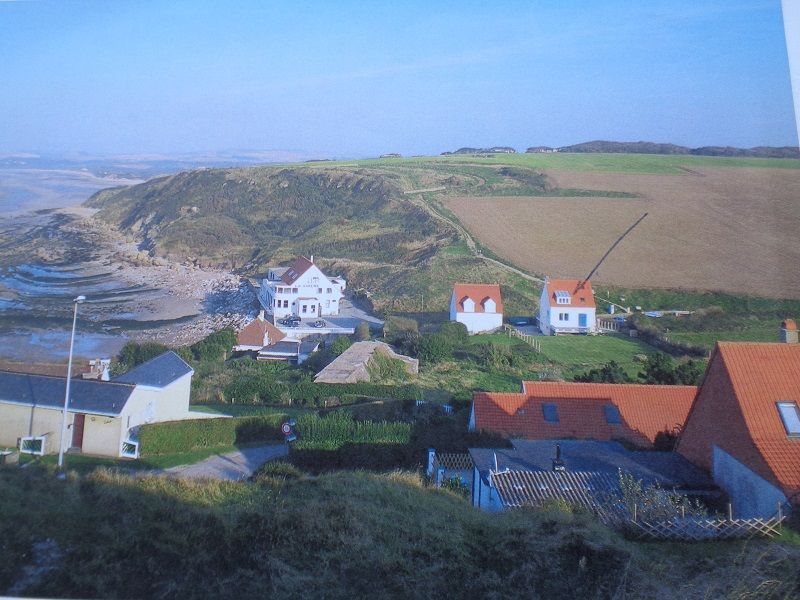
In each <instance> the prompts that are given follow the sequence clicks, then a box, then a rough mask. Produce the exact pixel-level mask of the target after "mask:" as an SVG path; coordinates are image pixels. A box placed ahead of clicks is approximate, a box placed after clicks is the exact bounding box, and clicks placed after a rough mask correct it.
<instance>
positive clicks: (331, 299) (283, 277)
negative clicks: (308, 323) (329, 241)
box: [261, 256, 347, 319]
mask: <svg viewBox="0 0 800 600" xmlns="http://www.w3.org/2000/svg"><path fill="white" fill-rule="evenodd" d="M346 286H347V282H346V281H345V280H344V279H343V278H341V277H328V276H327V275H325V273H323V272H322V271H321V270H320V269H319V267H317V265H315V264H314V257H313V256H311V257H310V258H306V257H305V256H300V257H298V258H296V259H295V260H294V261H292V263H291V264H290V265H289V266H288V267H274V268H272V269H270V270H269V272H268V273H267V277H266V279H264V280H263V281H262V284H261V302H262V304H263V305H264V308H265V309H266V310H267V311H268V312H270V313H271V314H272V315H273V317H274V318H276V319H281V318H283V317H288V316H291V315H294V316H298V317H300V318H301V319H316V318H318V317H324V316H328V315H338V314H339V302H340V301H341V300H342V298H343V297H344V290H345V288H346Z"/></svg>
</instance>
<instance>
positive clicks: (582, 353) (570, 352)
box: [537, 335, 656, 378]
mask: <svg viewBox="0 0 800 600" xmlns="http://www.w3.org/2000/svg"><path fill="white" fill-rule="evenodd" d="M537 339H538V340H539V342H540V344H541V347H542V353H541V356H542V357H543V358H544V359H545V360H548V361H550V362H552V363H555V364H557V365H560V366H561V367H563V368H564V369H565V372H564V375H565V376H567V377H568V378H569V377H570V376H572V375H575V374H577V373H582V372H584V371H586V370H588V369H592V368H595V367H599V366H601V365H603V364H605V363H607V362H609V361H612V360H613V361H616V362H617V363H619V364H620V365H621V366H622V367H623V368H624V369H625V371H626V372H627V373H628V374H629V375H632V376H635V375H636V373H638V372H639V370H640V368H641V364H640V363H637V362H636V361H634V355H636V354H645V355H650V354H653V353H654V352H655V351H656V350H655V349H654V348H653V347H652V346H650V345H648V344H645V343H644V342H641V341H639V340H637V339H633V338H629V337H624V336H621V335H596V336H572V335H563V336H541V337H539V338H537Z"/></svg>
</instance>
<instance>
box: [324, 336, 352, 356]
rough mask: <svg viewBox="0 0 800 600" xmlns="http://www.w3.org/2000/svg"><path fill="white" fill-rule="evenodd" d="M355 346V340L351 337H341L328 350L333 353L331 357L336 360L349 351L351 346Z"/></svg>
mask: <svg viewBox="0 0 800 600" xmlns="http://www.w3.org/2000/svg"><path fill="white" fill-rule="evenodd" d="M352 345H353V340H351V339H350V338H349V337H347V336H344V335H340V336H339V337H337V338H336V339H335V340H333V343H332V344H331V346H330V348H329V349H328V350H329V351H330V353H331V356H333V357H334V358H335V357H337V356H341V354H342V353H343V352H344V351H345V350H347V349H348V348H349V347H350V346H352Z"/></svg>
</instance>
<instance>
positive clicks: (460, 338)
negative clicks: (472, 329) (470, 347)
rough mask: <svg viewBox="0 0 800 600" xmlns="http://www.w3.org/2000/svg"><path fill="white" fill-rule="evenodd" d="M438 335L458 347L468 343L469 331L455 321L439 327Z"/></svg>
mask: <svg viewBox="0 0 800 600" xmlns="http://www.w3.org/2000/svg"><path fill="white" fill-rule="evenodd" d="M439 333H440V334H442V335H443V336H444V337H446V338H447V339H448V340H450V341H451V342H452V343H453V346H455V347H458V346H462V345H464V344H466V343H467V342H468V341H469V331H468V330H467V326H466V325H464V324H463V323H459V322H457V321H446V322H444V323H442V324H441V326H440V327H439Z"/></svg>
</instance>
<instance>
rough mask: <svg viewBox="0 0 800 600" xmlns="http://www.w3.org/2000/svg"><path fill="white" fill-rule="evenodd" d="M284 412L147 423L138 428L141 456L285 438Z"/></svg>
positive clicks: (178, 452)
mask: <svg viewBox="0 0 800 600" xmlns="http://www.w3.org/2000/svg"><path fill="white" fill-rule="evenodd" d="M287 418H288V417H287V415H284V414H272V415H258V416H251V417H238V418H232V419H229V418H221V419H191V420H186V421H167V422H165V423H148V424H146V425H142V426H141V427H140V428H139V444H140V449H141V451H140V453H141V455H142V456H153V455H159V454H180V453H183V452H190V451H192V450H196V449H198V448H210V447H215V446H232V445H233V444H244V443H251V442H270V441H283V434H282V433H281V424H282V423H283V422H284V421H285V420H286V419H287Z"/></svg>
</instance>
